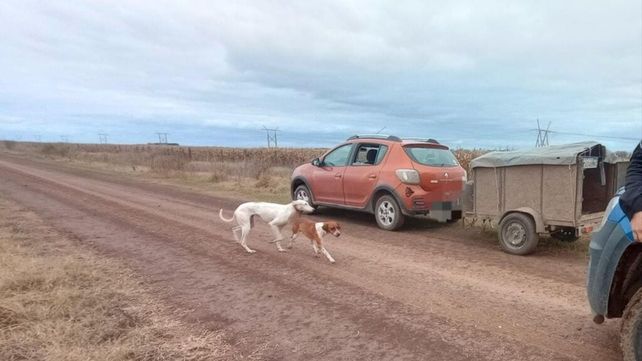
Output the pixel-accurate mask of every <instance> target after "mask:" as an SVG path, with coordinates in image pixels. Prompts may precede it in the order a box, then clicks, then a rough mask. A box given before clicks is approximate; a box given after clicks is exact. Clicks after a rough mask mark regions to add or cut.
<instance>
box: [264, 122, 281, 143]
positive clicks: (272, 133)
mask: <svg viewBox="0 0 642 361" xmlns="http://www.w3.org/2000/svg"><path fill="white" fill-rule="evenodd" d="M263 130H265V135H266V136H267V147H268V148H278V147H279V140H278V137H277V132H280V130H279V128H266V127H265V126H264V127H263Z"/></svg>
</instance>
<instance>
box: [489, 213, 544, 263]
mask: <svg viewBox="0 0 642 361" xmlns="http://www.w3.org/2000/svg"><path fill="white" fill-rule="evenodd" d="M498 237H499V244H500V246H501V247H502V250H504V251H505V252H507V253H510V254H516V255H520V256H523V255H527V254H530V253H533V252H534V251H535V248H537V243H538V242H539V237H538V236H537V233H536V232H535V222H533V219H532V218H531V217H529V216H527V215H525V214H523V213H511V214H509V215H507V216H506V217H504V219H502V221H501V222H500V223H499V232H498Z"/></svg>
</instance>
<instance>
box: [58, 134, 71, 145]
mask: <svg viewBox="0 0 642 361" xmlns="http://www.w3.org/2000/svg"><path fill="white" fill-rule="evenodd" d="M60 142H61V143H69V137H68V136H66V135H61V136H60Z"/></svg>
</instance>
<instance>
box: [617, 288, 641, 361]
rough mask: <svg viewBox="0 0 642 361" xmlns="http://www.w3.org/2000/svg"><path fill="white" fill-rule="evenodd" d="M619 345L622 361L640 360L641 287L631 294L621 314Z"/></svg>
mask: <svg viewBox="0 0 642 361" xmlns="http://www.w3.org/2000/svg"><path fill="white" fill-rule="evenodd" d="M620 346H621V347H622V355H623V356H624V357H623V359H624V361H636V360H642V288H641V289H639V290H638V291H637V292H636V293H635V295H633V297H632V298H631V300H630V301H629V303H628V304H627V305H626V309H625V310H624V314H623V315H622V329H621V332H620Z"/></svg>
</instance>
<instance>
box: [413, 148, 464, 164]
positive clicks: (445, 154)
mask: <svg viewBox="0 0 642 361" xmlns="http://www.w3.org/2000/svg"><path fill="white" fill-rule="evenodd" d="M404 149H405V150H406V153H407V154H408V155H409V156H410V158H412V160H414V161H415V162H417V163H420V164H423V165H428V166H431V167H456V166H458V165H459V162H457V158H455V155H454V154H453V153H452V152H451V151H450V150H449V149H443V148H432V147H421V146H406V147H404Z"/></svg>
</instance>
